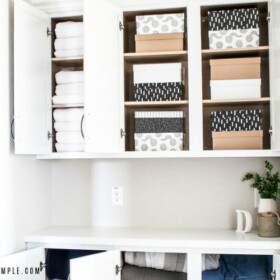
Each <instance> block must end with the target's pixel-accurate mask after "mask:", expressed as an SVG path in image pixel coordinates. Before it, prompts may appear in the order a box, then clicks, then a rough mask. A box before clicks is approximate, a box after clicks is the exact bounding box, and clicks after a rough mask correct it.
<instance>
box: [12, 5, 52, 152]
mask: <svg viewBox="0 0 280 280" xmlns="http://www.w3.org/2000/svg"><path fill="white" fill-rule="evenodd" d="M14 9H15V12H14V112H15V113H14V127H15V129H14V133H15V153H16V154H47V153H50V152H51V151H52V141H51V139H49V137H48V133H49V132H50V133H51V131H52V130H51V121H52V118H51V38H50V37H49V36H48V34H47V29H48V28H49V29H50V28H51V21H50V18H49V17H48V16H47V15H46V14H45V13H43V12H41V11H39V10H37V9H35V8H34V7H32V6H31V5H29V4H26V3H25V2H23V1H22V0H17V1H15V7H14Z"/></svg>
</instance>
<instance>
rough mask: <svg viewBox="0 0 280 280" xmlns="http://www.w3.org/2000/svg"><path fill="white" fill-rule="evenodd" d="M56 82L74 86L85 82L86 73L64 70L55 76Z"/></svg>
mask: <svg viewBox="0 0 280 280" xmlns="http://www.w3.org/2000/svg"><path fill="white" fill-rule="evenodd" d="M55 80H56V83H57V84H58V85H60V84H73V83H83V82H84V71H65V70H62V71H60V72H57V73H56V74H55Z"/></svg>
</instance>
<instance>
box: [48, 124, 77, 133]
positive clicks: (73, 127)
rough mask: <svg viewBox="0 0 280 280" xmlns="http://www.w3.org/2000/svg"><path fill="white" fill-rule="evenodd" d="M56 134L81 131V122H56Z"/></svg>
mask: <svg viewBox="0 0 280 280" xmlns="http://www.w3.org/2000/svg"><path fill="white" fill-rule="evenodd" d="M53 126H54V129H55V131H56V132H62V131H81V122H54V125H53Z"/></svg>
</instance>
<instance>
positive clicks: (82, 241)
mask: <svg viewBox="0 0 280 280" xmlns="http://www.w3.org/2000/svg"><path fill="white" fill-rule="evenodd" d="M25 242H26V243H28V244H27V245H28V247H29V248H32V247H36V246H38V245H39V246H42V247H44V248H65V249H68V248H69V249H71V248H72V249H73V248H78V249H96V250H110V249H114V250H120V251H126V250H137V251H147V250H151V249H152V250H156V251H158V252H188V251H189V250H193V249H196V250H200V251H201V252H202V253H203V252H205V253H208V252H209V253H210V252H216V253H226V252H240V253H242V252H244V253H245V252H248V251H250V250H253V251H254V253H257V252H259V253H263V254H271V253H273V251H274V250H279V249H280V238H262V237H259V236H258V235H257V234H256V232H252V233H246V234H243V233H236V232H235V231H234V230H224V229H215V230H214V229H213V230H205V229H201V230H200V229H170V228H164V229H152V228H148V229H147V228H116V227H114V228H110V227H108V228H107V227H106V228H102V227H100V228H99V227H68V226H61V227H59V226H54V227H50V228H47V229H44V230H41V231H38V232H35V233H34V234H31V235H29V236H27V237H26V238H25Z"/></svg>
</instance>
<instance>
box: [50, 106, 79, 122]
mask: <svg viewBox="0 0 280 280" xmlns="http://www.w3.org/2000/svg"><path fill="white" fill-rule="evenodd" d="M83 114H84V109H83V108H71V109H55V110H54V112H53V117H54V120H55V121H56V122H80V121H81V119H82V116H83Z"/></svg>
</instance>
